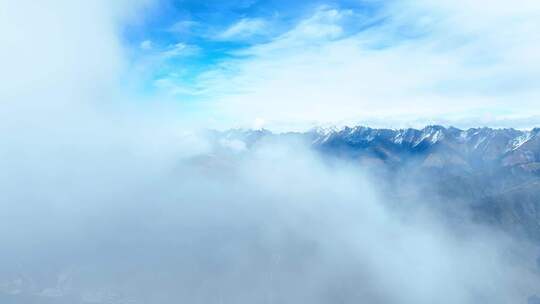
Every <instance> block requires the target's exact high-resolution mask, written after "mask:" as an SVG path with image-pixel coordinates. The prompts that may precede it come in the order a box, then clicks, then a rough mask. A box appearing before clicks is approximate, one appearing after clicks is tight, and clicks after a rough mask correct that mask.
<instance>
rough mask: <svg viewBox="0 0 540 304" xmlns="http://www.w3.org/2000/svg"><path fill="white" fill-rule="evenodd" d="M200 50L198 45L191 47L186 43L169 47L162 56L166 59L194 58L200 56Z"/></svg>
mask: <svg viewBox="0 0 540 304" xmlns="http://www.w3.org/2000/svg"><path fill="white" fill-rule="evenodd" d="M199 51H200V48H199V47H197V46H196V45H190V44H186V43H182V42H179V43H176V44H173V45H170V46H168V47H167V49H166V50H165V51H163V52H162V53H161V55H162V56H163V57H165V58H171V57H178V56H192V55H196V54H198V53H199Z"/></svg>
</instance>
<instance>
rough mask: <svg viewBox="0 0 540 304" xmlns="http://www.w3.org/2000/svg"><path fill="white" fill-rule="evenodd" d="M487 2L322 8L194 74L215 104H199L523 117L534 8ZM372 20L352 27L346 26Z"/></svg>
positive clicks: (230, 112) (529, 90)
mask: <svg viewBox="0 0 540 304" xmlns="http://www.w3.org/2000/svg"><path fill="white" fill-rule="evenodd" d="M461 5H463V6H461ZM486 6H489V5H488V4H487V3H484V6H482V5H480V4H475V5H467V4H466V3H454V2H434V1H433V2H432V1H408V2H400V3H397V2H396V3H393V2H390V3H389V4H387V5H385V6H384V9H383V10H381V11H380V12H378V15H377V16H372V17H371V18H369V19H370V20H366V17H365V15H361V14H355V12H354V11H352V10H350V9H339V8H335V7H328V6H321V7H319V8H317V9H315V10H314V11H313V12H312V13H311V15H308V16H307V17H305V18H303V19H301V20H298V21H297V22H296V23H295V25H294V26H293V27H291V28H290V29H289V30H288V31H286V32H284V33H282V34H279V35H277V36H275V37H274V38H273V39H271V40H270V41H269V42H263V43H260V44H254V45H251V46H249V47H247V48H241V49H235V50H233V54H236V55H239V56H248V57H247V58H242V57H241V58H231V59H224V60H222V61H221V62H220V63H218V64H217V65H216V66H215V68H212V67H209V70H208V71H207V72H204V73H203V74H200V75H198V76H197V78H198V79H199V81H200V84H199V85H200V86H202V87H205V88H206V90H207V93H208V95H207V96H206V99H207V100H209V101H210V100H214V101H215V103H210V104H208V108H206V109H205V110H207V111H208V112H209V113H212V114H214V115H226V116H228V117H229V118H230V119H231V120H235V121H244V123H246V124H250V123H251V122H252V121H253V119H255V117H259V116H261V115H262V113H264V115H266V117H265V119H266V120H268V121H273V122H275V123H276V124H287V122H291V121H294V122H297V123H298V122H304V123H305V124H313V123H323V122H324V123H328V122H338V121H342V120H347V121H357V122H358V121H366V120H370V119H371V120H374V119H375V120H376V119H377V117H381V116H385V117H392V116H397V115H400V114H403V115H416V116H419V117H425V118H426V120H430V119H431V120H433V121H437V120H443V119H444V120H446V121H447V118H448V117H461V119H462V120H466V119H470V120H473V119H474V117H473V116H474V115H475V114H471V113H477V112H481V111H485V110H486V109H493V110H494V111H496V112H497V113H508V115H514V116H515V115H527V112H529V111H530V109H531V107H532V108H535V107H537V106H536V105H535V104H536V100H537V98H538V96H539V94H540V89H539V88H538V86H536V85H535V81H534V79H536V78H537V77H538V72H537V71H538V69H537V67H538V66H539V64H540V62H539V61H540V60H538V56H534V55H532V53H533V52H535V50H538V48H539V47H540V40H539V39H538V35H537V34H536V33H535V31H534V30H533V29H534V28H535V26H538V25H539V24H538V23H539V21H538V20H540V18H536V17H538V16H539V14H537V13H536V12H537V10H538V7H537V6H538V5H537V4H535V3H533V2H524V3H523V6H520V8H519V9H517V8H515V7H512V8H508V9H505V7H506V6H512V5H510V4H504V3H502V2H498V3H496V4H494V7H492V8H491V9H489V10H488V11H487V12H486V13H482V8H483V7H486ZM462 7H464V8H466V9H461V8H462ZM378 19H379V20H384V22H381V23H380V24H377V25H376V26H368V27H366V28H361V29H359V30H358V31H357V32H356V33H354V32H353V33H351V32H350V31H349V30H348V28H347V27H346V25H347V24H350V23H354V22H358V23H361V22H365V23H366V24H369V21H371V20H378ZM233 29H234V27H232V28H231V32H234V31H233ZM276 88H278V89H276ZM239 109H242V111H239ZM524 109H526V110H524ZM237 113H242V114H240V115H241V116H242V117H238V114H237ZM500 115H505V114H500ZM445 118H446V119H445ZM504 119H505V117H504V116H498V117H497V120H504Z"/></svg>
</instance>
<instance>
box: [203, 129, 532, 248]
mask: <svg viewBox="0 0 540 304" xmlns="http://www.w3.org/2000/svg"><path fill="white" fill-rule="evenodd" d="M212 134H213V137H214V139H220V140H215V142H216V144H215V146H216V147H217V149H219V150H220V151H221V152H223V151H225V152H226V151H232V149H230V148H228V147H227V145H223V139H224V138H225V139H226V140H227V141H234V142H235V145H236V146H240V145H241V146H242V147H244V148H245V149H244V150H242V152H241V153H247V152H246V151H249V150H250V149H251V148H254V147H256V146H257V145H258V144H260V143H264V142H266V141H275V142H280V141H284V140H291V139H293V140H295V141H301V142H303V143H305V144H307V145H308V146H310V147H311V148H313V149H314V150H315V151H317V152H319V153H320V154H321V155H323V156H324V157H329V158H331V159H332V158H335V159H341V160H345V161H347V162H352V163H353V165H354V163H357V164H358V168H359V169H361V168H364V169H368V170H371V171H372V172H377V174H378V176H379V177H380V178H381V179H382V181H381V182H380V183H379V184H380V185H382V186H381V187H385V191H384V192H385V193H387V194H388V195H391V196H393V197H395V198H397V200H398V201H400V202H404V201H406V200H407V199H417V200H425V201H429V202H438V203H439V204H440V205H441V206H442V208H443V209H445V210H444V211H443V212H444V213H451V211H449V210H448V209H451V208H453V207H454V206H457V205H458V204H465V205H467V210H469V211H470V213H471V214H468V215H467V216H472V217H474V218H476V219H477V220H478V221H480V222H484V223H490V224H494V225H496V226H498V227H502V228H504V229H506V230H510V231H513V232H517V233H518V234H520V235H525V236H526V237H529V238H532V239H534V240H536V241H538V242H540V128H536V129H533V130H530V131H521V130H515V129H491V128H472V129H468V130H461V129H457V128H453V127H443V126H427V127H425V128H423V129H400V130H392V129H374V128H369V127H362V126H359V127H352V128H351V127H344V128H317V129H313V130H310V131H308V132H304V133H281V134H274V133H271V132H269V131H266V130H232V131H228V132H225V133H219V132H214V133H212ZM234 153H238V150H235V152H233V153H231V154H234ZM231 154H229V155H231ZM353 167H354V166H353ZM409 189H415V191H416V192H419V193H420V194H418V193H415V196H411V195H410V193H408V191H409Z"/></svg>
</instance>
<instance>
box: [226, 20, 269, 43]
mask: <svg viewBox="0 0 540 304" xmlns="http://www.w3.org/2000/svg"><path fill="white" fill-rule="evenodd" d="M266 26H267V23H266V21H264V20H263V19H258V18H253V19H251V18H244V19H240V20H239V21H238V22H236V23H234V24H233V25H231V26H230V27H229V28H227V29H226V30H225V31H223V32H221V33H220V34H219V35H217V37H216V38H217V39H220V40H242V39H247V38H251V37H253V36H257V35H261V34H264V32H265V27H266Z"/></svg>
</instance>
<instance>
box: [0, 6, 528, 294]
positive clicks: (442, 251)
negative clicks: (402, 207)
mask: <svg viewBox="0 0 540 304" xmlns="http://www.w3.org/2000/svg"><path fill="white" fill-rule="evenodd" d="M22 4H24V3H22ZM22 4H21V5H22ZM27 4H28V3H27ZM48 4H50V5H51V11H46V10H45V11H43V12H42V11H40V12H41V13H40V14H37V12H36V14H35V15H33V17H35V19H33V22H34V23H35V24H38V25H37V26H36V27H27V28H26V27H25V28H24V29H23V30H21V29H20V28H17V30H14V31H13V32H9V31H8V30H5V29H6V27H5V26H4V25H5V24H4V23H5V22H4V21H3V20H6V19H0V20H2V21H0V22H1V25H2V27H0V28H2V29H3V30H5V31H6V33H7V34H13V33H17V34H20V35H21V37H24V35H28V36H30V35H31V34H32V35H33V34H35V32H34V31H38V33H39V34H41V36H39V35H37V37H36V39H38V40H40V41H41V42H42V43H43V44H42V47H41V48H40V51H41V52H38V55H37V56H39V58H41V59H43V61H41V60H38V59H35V58H34V57H32V56H30V55H29V54H27V53H24V52H25V50H26V49H25V47H24V46H25V44H24V43H22V42H23V41H22V40H23V39H22V38H20V37H18V36H17V37H16V36H10V37H12V38H13V39H12V40H10V43H11V44H10V47H9V48H7V51H6V49H4V52H5V53H3V54H2V61H3V62H6V63H9V65H7V67H8V68H7V69H3V70H2V74H1V75H2V76H1V77H2V81H3V82H4V83H6V90H3V91H2V93H0V94H2V95H1V96H0V97H1V98H0V99H2V100H3V103H2V104H1V108H0V111H1V114H2V120H1V122H0V135H1V138H2V140H3V142H2V149H1V150H0V156H1V157H0V167H2V170H1V171H0V191H1V193H2V200H0V214H1V216H0V217H1V221H0V243H1V244H2V250H1V251H0V257H1V259H0V282H1V283H2V285H1V287H2V291H3V292H4V293H3V295H4V294H5V293H10V295H11V296H15V299H18V298H17V296H20V297H24V296H25V295H28V294H31V295H32V296H39V297H41V298H42V299H45V298H47V299H48V300H51V299H52V300H54V301H63V299H65V298H64V297H67V299H66V301H68V302H69V303H73V302H74V301H73V299H74V298H75V299H82V300H84V301H87V302H90V301H94V303H95V302H96V301H98V303H99V301H101V302H105V301H108V300H107V299H108V295H111V294H113V295H118V297H121V298H122V299H128V300H130V301H131V302H130V303H152V304H160V303H164V304H165V303H171V302H188V303H211V302H217V303H220V302H221V303H254V302H256V303H260V302H268V303H272V302H280V303H298V302H305V303H336V302H345V303H350V302H355V303H358V302H360V301H366V302H372V303H374V302H378V303H415V304H417V303H434V302H437V303H478V302H482V303H508V302H511V303H519V302H523V301H525V299H526V297H527V296H529V295H530V294H533V293H538V290H537V289H535V288H537V286H538V284H537V281H536V280H537V278H536V277H535V276H534V274H533V272H532V270H531V267H532V265H531V264H532V263H533V259H532V255H531V253H530V252H529V251H528V248H527V247H526V246H524V247H521V245H522V244H516V243H513V242H512V241H510V240H508V239H506V238H505V237H502V236H497V235H493V234H489V233H486V232H484V231H482V230H481V229H476V228H471V230H470V231H467V233H466V234H465V236H464V235H462V234H457V233H455V232H453V231H451V230H448V229H447V228H446V227H444V226H440V225H438V224H436V223H434V222H433V221H432V220H430V217H425V216H421V217H420V216H416V215H414V214H407V217H406V218H405V220H404V216H403V214H399V213H397V211H394V210H389V209H387V207H386V206H385V204H384V202H382V201H380V200H379V199H378V198H377V197H378V196H377V193H374V192H373V190H372V187H371V184H370V181H369V180H367V179H366V178H365V177H363V176H362V174H361V172H359V171H358V170H357V169H356V168H352V167H348V166H347V165H334V166H328V164H326V163H324V162H321V161H320V160H319V159H318V157H317V156H315V155H313V154H312V153H311V152H310V151H309V150H305V149H303V148H302V147H301V146H299V145H298V144H297V143H291V144H290V145H287V144H285V145H275V144H273V143H268V144H267V145H263V146H262V147H260V148H259V149H258V150H256V151H254V152H253V153H252V154H247V155H246V156H245V157H243V158H234V157H233V158H225V157H224V158H217V157H215V158H208V157H203V158H193V157H194V156H198V155H199V156H200V155H203V156H204V155H207V153H206V152H208V149H207V147H208V146H207V144H206V143H205V140H204V138H199V137H196V136H184V135H182V134H183V131H182V132H180V131H178V130H179V129H178V127H179V126H177V125H176V124H175V120H171V119H170V117H167V116H162V115H159V116H158V117H157V118H156V117H154V115H152V114H149V113H148V112H146V111H139V109H136V108H135V107H134V108H135V109H134V108H125V107H122V110H119V107H117V106H114V105H113V106H103V104H104V103H107V102H110V101H111V100H115V98H114V97H118V95H120V94H118V93H117V90H116V86H115V85H114V84H115V83H116V82H115V80H114V79H115V78H116V77H118V75H120V74H121V73H122V68H121V67H122V58H123V56H122V51H121V47H120V46H119V42H118V40H117V38H116V37H117V36H116V30H115V26H114V24H115V22H117V21H118V19H117V18H118V16H112V15H109V9H110V8H109V7H108V5H107V4H106V3H105V2H95V5H96V6H95V7H94V6H93V5H92V6H91V8H95V10H91V9H90V8H89V7H88V4H86V2H84V3H82V2H80V3H78V2H72V1H70V2H55V5H56V6H55V5H53V3H48ZM7 6H9V4H7ZM7 6H6V4H5V3H4V2H2V8H3V9H0V11H2V12H6V11H7V12H9V13H10V14H14V16H19V17H21V16H22V15H25V14H26V13H27V11H23V12H21V11H19V8H20V7H7ZM21 7H24V8H28V9H31V6H30V5H28V6H24V5H23V6H21ZM6 8H9V9H7V10H4V9H6ZM53 11H54V14H53V13H52V12H53ZM59 12H64V13H65V14H63V13H59ZM48 13H50V15H49V14H48ZM86 14H89V15H88V16H87V17H86V18H85V17H84V16H86ZM52 15H55V18H52V17H51V16H52ZM25 16H26V15H25ZM49 17H50V18H49ZM81 18H82V19H81ZM95 18H97V19H95ZM100 18H103V19H100ZM89 19H92V20H100V23H99V24H100V26H97V27H96V26H87V27H86V26H85V25H84V22H85V21H87V20H89ZM10 20H11V19H10ZM38 21H39V22H38ZM56 22H58V24H57V23H56ZM79 22H81V24H80V23H79ZM8 23H9V22H8ZM6 24H7V23H6ZM79 26H80V27H79ZM75 29H77V30H75ZM79 29H80V30H81V31H82V32H80V31H79ZM49 30H51V31H49ZM72 31H74V32H72ZM53 33H54V34H53ZM55 35H59V36H58V37H62V38H61V39H60V38H58V37H57V40H54V39H53V38H55V37H56V36H55ZM66 37H67V38H66ZM82 37H84V39H82ZM47 38H50V39H53V40H50V39H49V40H48V39H47ZM68 38H69V39H68ZM53 42H56V43H53ZM20 43H22V44H20ZM60 50H61V51H60ZM19 51H20V52H19ZM21 52H22V53H21ZM63 58H67V59H70V58H71V59H73V60H63ZM75 58H78V59H81V58H85V60H75ZM38 61H39V63H40V64H38ZM122 106H124V105H122ZM126 109H129V110H126ZM143 110H147V109H143ZM141 112H143V113H144V115H143V114H141ZM104 295H105V296H104ZM22 299H26V298H22ZM22 301H25V300H21V302H20V303H25V302H22ZM126 301H127V300H126ZM60 303H62V302H60Z"/></svg>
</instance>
